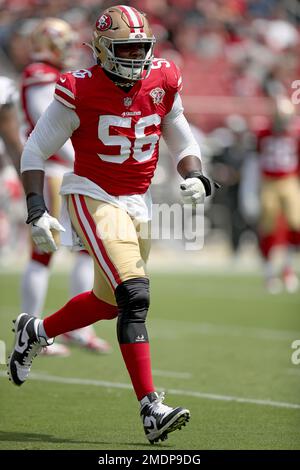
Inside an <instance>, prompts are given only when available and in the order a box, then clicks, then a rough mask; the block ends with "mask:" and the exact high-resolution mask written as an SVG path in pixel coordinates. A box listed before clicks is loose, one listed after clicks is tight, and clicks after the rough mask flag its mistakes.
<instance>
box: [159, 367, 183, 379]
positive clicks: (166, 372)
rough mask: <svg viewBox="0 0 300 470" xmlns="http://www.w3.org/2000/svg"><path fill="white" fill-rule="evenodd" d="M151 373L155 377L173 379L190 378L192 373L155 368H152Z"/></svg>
mask: <svg viewBox="0 0 300 470" xmlns="http://www.w3.org/2000/svg"><path fill="white" fill-rule="evenodd" d="M152 374H153V375H156V376H157V377H170V378H174V379H191V378H192V374H191V373H190V372H172V371H170V370H157V369H153V370H152Z"/></svg>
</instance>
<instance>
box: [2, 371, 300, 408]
mask: <svg viewBox="0 0 300 470" xmlns="http://www.w3.org/2000/svg"><path fill="white" fill-rule="evenodd" d="M0 377H3V378H4V377H6V378H7V375H6V372H4V371H0ZM30 379H31V380H38V381H42V382H52V383H62V384H67V385H93V386H95V387H103V388H116V389H124V390H132V386H131V385H130V384H124V383H119V382H108V381H104V380H92V379H80V378H75V377H58V376H54V375H47V374H34V373H32V374H31V375H30ZM158 389H160V390H162V389H163V387H158ZM164 390H165V391H166V392H167V393H169V394H170V395H182V396H186V397H192V398H200V399H201V398H202V399H207V400H218V401H231V402H235V403H246V404H252V405H261V406H272V407H275V408H287V409H295V410H300V404H298V403H286V402H281V401H273V400H260V399H256V398H242V397H234V396H230V395H218V394H214V393H203V392H198V391H192V390H177V389H172V388H170V389H168V388H167V389H164Z"/></svg>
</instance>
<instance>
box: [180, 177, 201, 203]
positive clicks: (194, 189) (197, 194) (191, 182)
mask: <svg viewBox="0 0 300 470" xmlns="http://www.w3.org/2000/svg"><path fill="white" fill-rule="evenodd" d="M180 189H181V197H182V200H183V203H184V204H193V205H195V204H203V202H204V199H205V196H206V190H205V187H204V184H203V183H202V181H201V180H200V179H198V178H187V179H186V180H185V181H184V183H181V185H180Z"/></svg>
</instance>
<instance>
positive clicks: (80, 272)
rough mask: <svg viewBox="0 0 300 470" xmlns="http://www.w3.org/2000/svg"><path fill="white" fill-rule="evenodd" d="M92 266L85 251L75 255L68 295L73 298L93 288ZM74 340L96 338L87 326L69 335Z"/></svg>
mask: <svg viewBox="0 0 300 470" xmlns="http://www.w3.org/2000/svg"><path fill="white" fill-rule="evenodd" d="M93 282H94V266H93V260H92V258H91V257H90V255H89V254H88V253H87V252H86V251H79V252H78V253H76V259H75V263H74V266H73V269H72V271H71V275H70V294H71V297H75V296H76V295H78V294H82V292H87V291H89V290H91V289H92V288H93ZM70 334H71V335H72V336H74V337H75V338H76V339H78V338H79V337H80V338H82V339H85V338H87V337H90V336H96V332H95V329H94V327H93V326H92V325H88V326H86V327H84V328H80V329H79V330H74V331H73V332H72V333H70Z"/></svg>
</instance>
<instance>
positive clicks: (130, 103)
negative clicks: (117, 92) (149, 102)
mask: <svg viewBox="0 0 300 470" xmlns="http://www.w3.org/2000/svg"><path fill="white" fill-rule="evenodd" d="M131 105H132V99H131V98H130V97H129V96H126V98H124V106H126V108H128V107H129V106H131Z"/></svg>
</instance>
